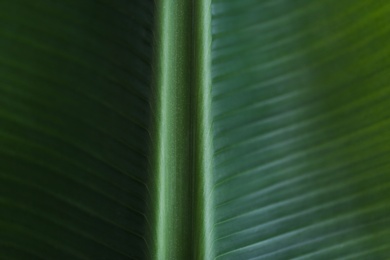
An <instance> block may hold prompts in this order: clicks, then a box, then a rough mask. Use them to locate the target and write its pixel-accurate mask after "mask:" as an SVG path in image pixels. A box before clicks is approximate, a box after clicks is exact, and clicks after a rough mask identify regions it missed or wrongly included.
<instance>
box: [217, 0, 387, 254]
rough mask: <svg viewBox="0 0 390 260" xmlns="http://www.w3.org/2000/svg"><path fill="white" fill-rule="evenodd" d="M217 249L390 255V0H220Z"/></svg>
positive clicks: (244, 251) (232, 252)
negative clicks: (373, 0)
mask: <svg viewBox="0 0 390 260" xmlns="http://www.w3.org/2000/svg"><path fill="white" fill-rule="evenodd" d="M212 11H213V16H212V30H213V35H212V38H213V44H212V63H213V64H212V78H213V86H212V94H213V105H212V108H213V111H212V113H213V126H214V147H215V152H214V163H215V170H214V178H215V183H214V194H215V204H216V206H215V212H214V215H215V218H216V219H215V243H214V247H215V250H216V256H217V258H218V259H252V258H256V259H290V258H300V259H317V258H320V259H336V258H342V259H348V258H353V259H356V258H358V259H361V258H363V259H385V258H386V256H388V255H389V254H390V248H389V247H388V246H387V245H388V244H389V243H390V218H389V213H390V200H389V198H390V197H389V196H390V174H389V167H390V160H389V152H390V146H389V143H390V135H389V129H390V128H389V127H390V102H389V98H390V88H389V86H388V84H389V82H390V49H389V47H388V46H389V43H390V23H389V14H390V4H389V3H387V2H386V1H375V2H372V1H333V0H327V1H309V0H298V1H287V0H280V1H279V0H278V1H275V0H272V1H271V0H269V1H259V0H240V1H237V0H236V1H234V0H225V1H222V0H214V1H213V3H212Z"/></svg>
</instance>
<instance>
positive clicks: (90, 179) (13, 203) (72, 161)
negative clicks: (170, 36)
mask: <svg viewBox="0 0 390 260" xmlns="http://www.w3.org/2000/svg"><path fill="white" fill-rule="evenodd" d="M152 26H153V5H152V4H151V1H145V0H140V1H122V0H115V1H108V0H107V1H104V0H101V1H89V0H88V1H85V0H83V1H49V0H37V1H23V0H13V1H1V2H0V92H1V93H0V104H1V105H0V147H1V148H0V208H1V210H0V257H1V258H2V259H29V260H30V259H129V258H144V257H145V256H146V254H147V252H148V250H147V245H146V243H145V239H144V236H145V227H146V220H145V211H146V210H147V209H146V206H145V205H146V204H145V203H146V201H147V194H148V192H147V179H148V174H147V169H148V158H147V153H148V151H147V150H148V146H149V139H150V138H149V134H148V129H149V117H150V115H149V114H150V112H149V111H150V109H149V101H150V100H149V99H150V85H151V84H150V79H151V58H152Z"/></svg>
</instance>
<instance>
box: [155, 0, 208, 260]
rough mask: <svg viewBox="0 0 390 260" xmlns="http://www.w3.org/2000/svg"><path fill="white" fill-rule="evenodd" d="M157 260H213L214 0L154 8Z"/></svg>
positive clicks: (170, 1)
mask: <svg viewBox="0 0 390 260" xmlns="http://www.w3.org/2000/svg"><path fill="white" fill-rule="evenodd" d="M156 16H157V19H156V29H155V38H156V39H155V48H154V49H155V55H156V60H155V66H154V73H155V75H154V77H155V80H154V88H155V92H156V93H155V101H154V103H155V104H153V109H154V114H155V117H154V123H153V125H154V126H153V127H152V128H153V131H152V138H153V142H154V145H153V149H152V155H153V160H152V162H153V163H152V164H153V167H152V175H153V176H154V178H155V179H154V180H153V182H154V183H153V191H152V193H153V194H154V196H153V198H152V202H151V205H152V208H153V209H154V210H155V212H153V214H152V218H153V221H152V223H154V224H152V229H153V230H152V231H151V239H150V241H151V244H152V247H153V249H152V253H151V257H152V258H153V259H212V258H214V257H213V250H212V238H213V236H212V233H211V230H212V223H213V222H212V214H211V213H212V201H211V200H210V198H211V197H212V196H210V192H211V186H212V180H211V177H212V174H211V171H212V142H211V140H212V139H211V121H210V115H211V110H210V109H211V100H210V82H211V80H210V75H209V73H210V48H211V30H210V24H211V23H210V16H211V10H210V0H201V1H194V0H182V1H175V0H160V1H158V2H157V3H156Z"/></svg>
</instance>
